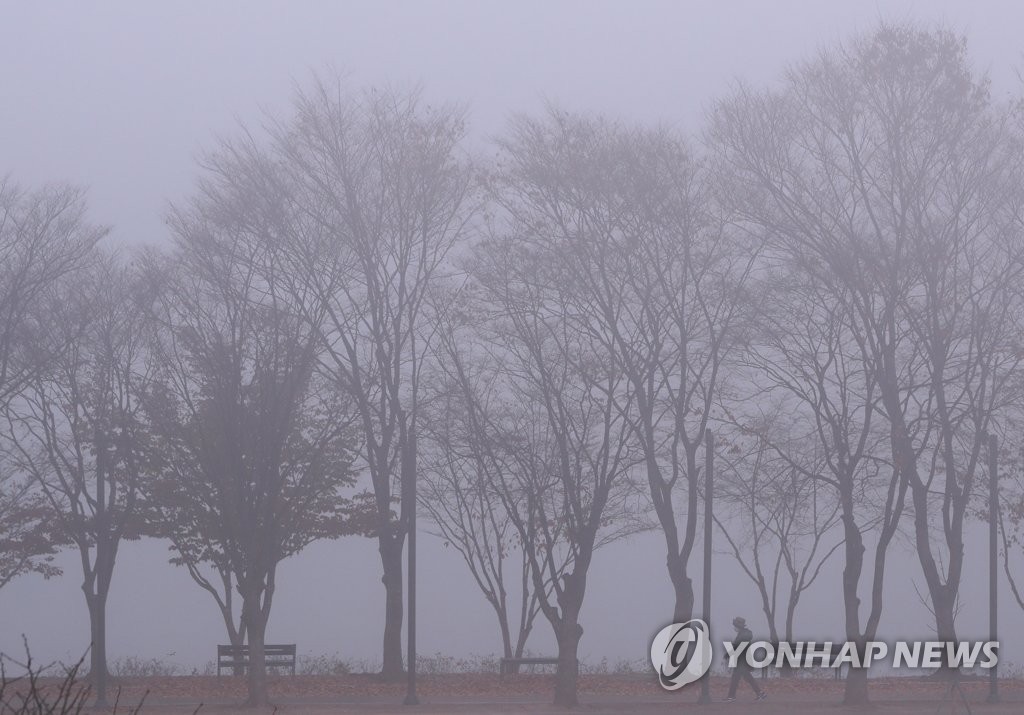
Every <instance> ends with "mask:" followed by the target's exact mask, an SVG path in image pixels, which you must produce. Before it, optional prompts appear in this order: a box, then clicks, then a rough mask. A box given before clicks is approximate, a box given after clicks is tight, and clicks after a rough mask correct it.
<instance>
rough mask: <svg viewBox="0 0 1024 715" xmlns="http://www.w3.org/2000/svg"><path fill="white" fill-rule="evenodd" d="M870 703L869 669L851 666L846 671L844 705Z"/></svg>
mask: <svg viewBox="0 0 1024 715" xmlns="http://www.w3.org/2000/svg"><path fill="white" fill-rule="evenodd" d="M867 704H868V669H867V668H850V669H848V671H847V673H846V689H845V690H844V691H843V705H867Z"/></svg>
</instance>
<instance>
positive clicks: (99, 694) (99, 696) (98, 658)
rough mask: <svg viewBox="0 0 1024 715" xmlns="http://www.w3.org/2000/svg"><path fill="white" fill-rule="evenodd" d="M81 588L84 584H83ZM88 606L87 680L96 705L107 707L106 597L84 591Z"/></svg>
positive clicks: (101, 594)
mask: <svg viewBox="0 0 1024 715" xmlns="http://www.w3.org/2000/svg"><path fill="white" fill-rule="evenodd" d="M82 588H83V590H85V588H86V587H85V586H84V585H83V587H82ZM85 603H86V605H87V606H88V607H89V636H90V638H91V639H92V645H91V646H90V649H89V680H90V681H91V682H92V687H93V688H95V691H96V703H95V706H96V707H107V706H108V704H107V675H108V673H107V598H106V594H103V593H97V594H93V593H89V592H88V591H86V594H85Z"/></svg>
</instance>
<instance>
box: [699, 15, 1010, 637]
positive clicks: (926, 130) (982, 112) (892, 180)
mask: <svg viewBox="0 0 1024 715" xmlns="http://www.w3.org/2000/svg"><path fill="white" fill-rule="evenodd" d="M726 115H728V117H729V119H728V123H731V124H732V125H733V129H732V130H729V131H725V132H720V133H719V136H720V137H722V138H723V139H724V144H725V145H727V146H728V147H729V150H728V151H727V152H726V155H725V160H726V161H727V162H728V163H729V164H730V165H731V168H733V169H734V170H735V171H736V172H737V173H738V174H739V175H741V176H742V177H743V180H742V183H741V185H740V186H739V188H738V189H737V193H738V194H743V193H744V192H746V194H745V197H746V200H744V201H742V203H743V210H744V212H745V215H746V216H747V217H748V218H749V219H750V220H752V221H753V222H755V223H757V224H758V225H759V226H761V227H762V228H763V229H764V230H766V231H767V232H769V233H770V234H771V240H772V242H773V243H774V245H775V246H776V247H778V248H779V250H780V251H781V252H782V253H783V254H785V255H786V256H788V257H789V260H792V261H793V262H795V263H798V264H799V265H800V266H801V268H802V269H803V270H804V271H806V272H813V273H814V274H815V279H816V280H818V281H820V282H821V284H822V285H826V284H828V285H830V286H831V288H832V290H833V291H834V292H836V293H837V294H840V295H841V296H842V300H843V301H844V302H846V303H847V304H848V306H849V310H847V311H845V313H844V315H843V316H842V317H843V319H844V321H845V328H844V329H845V330H846V331H847V332H848V333H849V334H850V335H851V337H852V338H853V339H854V340H856V341H857V343H858V345H859V346H860V349H861V350H862V351H863V352H864V353H865V355H866V359H867V362H866V363H865V364H866V365H869V366H870V368H871V369H872V370H874V371H875V375H874V378H873V379H874V381H875V384H876V386H877V390H878V393H877V394H878V397H879V399H880V402H879V408H880V410H881V413H882V415H883V416H884V418H885V419H886V421H887V423H888V425H889V427H890V435H889V437H890V439H889V445H888V451H889V453H890V456H889V460H890V461H891V462H892V463H893V464H895V465H898V467H899V470H900V471H901V472H902V473H903V474H904V476H905V479H906V480H907V482H908V484H909V486H910V489H911V494H912V499H913V511H914V524H915V541H916V546H917V552H918V557H919V561H920V563H921V567H922V569H923V572H924V576H925V581H926V582H927V584H928V591H929V595H930V598H931V602H932V607H933V610H934V612H935V617H936V630H937V632H938V636H939V638H940V640H955V637H956V636H955V628H954V614H955V608H956V600H957V595H958V593H959V586H960V579H961V575H962V569H963V563H964V558H965V554H964V549H963V531H964V523H965V518H966V516H967V515H968V513H969V505H970V503H971V499H972V495H973V493H974V482H975V477H976V473H977V469H978V455H979V452H980V449H981V444H982V436H983V435H984V433H985V432H986V431H987V430H988V428H989V424H990V421H991V420H992V419H993V418H995V417H996V416H997V415H998V412H999V409H1000V407H1001V401H1002V400H1004V399H1005V398H1006V396H1007V393H1006V391H1004V390H1003V389H1002V387H1003V385H1004V384H1005V381H1006V380H1007V377H1008V376H1009V375H1010V374H1012V372H1013V371H1014V370H1015V369H1016V365H1017V361H1018V360H1019V355H1017V354H1016V353H1015V352H1014V351H1013V350H1008V349H1007V348H1008V337H1009V334H1010V333H1012V331H1011V330H1010V328H1011V326H1012V325H1013V323H1014V322H1015V320H1016V315H1017V314H1018V313H1019V311H1018V310H1017V309H1016V308H1015V304H1014V301H1013V299H1012V298H1011V291H1010V287H1011V286H1012V285H1013V284H1014V283H1015V282H1016V281H1018V280H1019V276H1020V271H1021V267H1022V263H1021V258H1020V246H1019V240H1017V239H1016V238H1015V237H1016V236H1017V235H1018V232H1019V219H1018V214H1019V212H1018V209H1017V199H1016V193H1017V189H1016V187H1017V186H1018V185H1019V179H1018V178H1017V177H1018V176H1019V162H1020V159H1019V154H1020V152H1019V150H1018V149H1017V144H1016V142H1015V141H1013V140H1012V139H1011V135H1010V133H1009V132H1008V130H1007V127H1008V121H1007V118H1006V117H1005V116H1003V115H1002V114H1001V112H999V111H997V110H996V109H994V108H993V106H992V102H991V100H990V98H989V95H988V90H987V82H986V81H985V80H983V79H980V78H978V77H977V76H976V75H975V74H973V73H972V72H971V70H970V68H969V66H968V64H967V59H966V50H965V43H964V41H963V39H962V38H959V37H957V36H955V35H953V34H952V33H949V32H946V31H942V30H936V31H926V30H920V29H917V28H913V27H902V26H882V27H881V28H880V29H879V30H877V31H876V32H874V33H872V34H870V35H868V36H865V37H862V38H860V39H857V40H855V41H854V42H852V43H850V44H848V45H844V46H840V47H838V48H836V49H834V50H831V51H826V52H824V53H822V54H821V55H820V56H819V57H818V58H817V59H816V60H814V61H812V62H809V63H806V64H804V65H802V66H800V67H798V68H796V69H794V70H793V71H792V72H790V74H789V75H788V77H787V82H786V85H785V87H784V89H783V90H782V91H780V92H777V93H766V94H763V95H755V94H753V93H749V92H741V93H740V96H739V97H738V98H737V100H735V101H734V102H732V103H728V104H726V105H723V107H722V110H721V111H720V114H719V116H720V118H724V117H725V116H726ZM721 125H722V123H721V122H720V124H719V126H721Z"/></svg>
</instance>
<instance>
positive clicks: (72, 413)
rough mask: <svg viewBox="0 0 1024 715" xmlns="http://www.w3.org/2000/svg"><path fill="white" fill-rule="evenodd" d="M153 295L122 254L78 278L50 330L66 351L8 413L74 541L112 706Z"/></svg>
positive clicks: (138, 524)
mask: <svg viewBox="0 0 1024 715" xmlns="http://www.w3.org/2000/svg"><path fill="white" fill-rule="evenodd" d="M146 294H147V291H146V289H145V286H144V285H143V284H142V283H141V282H140V281H139V278H138V275H137V274H136V273H135V272H134V271H133V269H132V268H131V267H129V266H126V265H125V264H124V263H122V262H121V261H120V260H118V259H117V258H115V257H105V258H102V259H100V260H99V261H98V265H97V266H96V267H95V268H94V269H92V270H90V271H88V272H87V273H85V274H84V275H81V276H80V277H76V280H75V281H74V283H73V284H72V285H67V286H65V290H64V291H63V301H61V303H62V304H63V306H64V307H63V308H60V307H58V305H56V304H55V305H53V306H52V307H51V309H50V313H49V317H50V325H51V329H53V330H55V331H57V332H59V333H60V335H61V336H67V337H59V338H57V339H58V340H59V341H60V342H61V343H62V344H65V345H66V346H67V348H66V350H64V351H63V352H62V353H61V354H60V355H58V356H57V358H56V359H55V360H54V361H53V363H52V364H51V365H50V366H49V367H48V368H47V369H46V370H45V371H44V372H37V373H35V374H33V375H32V377H31V378H29V379H28V381H27V384H26V386H25V387H24V389H23V390H22V391H21V392H20V394H19V396H18V398H17V399H16V400H13V401H12V402H11V404H10V405H9V407H8V410H7V414H6V417H7V428H8V429H7V435H6V437H7V439H6V441H5V449H6V450H7V459H8V461H9V462H10V463H11V464H13V465H14V467H15V468H16V469H17V470H18V471H19V472H22V473H25V474H27V475H30V476H31V477H32V478H33V480H34V481H35V483H36V484H37V485H38V486H39V488H40V490H41V492H42V494H43V495H44V496H45V498H46V502H47V505H48V507H49V509H48V516H47V518H49V519H52V520H53V523H54V525H55V526H56V527H57V528H59V531H60V533H61V534H62V535H63V538H65V539H68V540H69V541H71V542H73V543H74V545H75V547H76V548H77V550H78V553H79V556H80V558H81V564H82V576H83V582H82V591H83V593H84V595H85V601H86V605H87V606H88V608H89V617H90V635H91V638H92V649H91V654H90V672H91V678H92V679H93V681H94V683H95V687H96V698H97V703H99V704H105V702H106V681H107V669H106V618H107V613H106V606H107V599H108V596H109V593H110V585H111V581H112V577H113V573H114V564H115V560H116V557H117V552H118V548H119V546H120V544H121V541H122V540H123V539H133V538H138V537H139V536H140V535H141V534H142V530H143V526H144V525H143V524H142V519H141V514H140V499H139V496H140V489H141V481H142V479H143V477H144V475H145V473H146V470H147V462H148V455H149V448H148V444H147V443H148V437H147V429H146V426H145V421H144V419H143V415H142V412H141V399H142V396H143V394H144V393H145V391H146V389H147V387H148V384H149V381H150V379H151V371H150V365H149V364H148V361H147V360H146V354H145V350H144V344H145V335H144V332H145V323H144V321H143V318H142V316H143V312H144V303H145V301H146V300H147V298H146Z"/></svg>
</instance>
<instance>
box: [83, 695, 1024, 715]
mask: <svg viewBox="0 0 1024 715" xmlns="http://www.w3.org/2000/svg"><path fill="white" fill-rule="evenodd" d="M970 708H971V711H972V712H974V713H978V714H979V715H1020V713H1022V712H1024V700H1017V699H1015V700H1013V701H1009V702H1004V703H1001V704H998V705H989V704H987V703H985V702H984V701H982V700H978V699H975V700H974V701H971V702H970ZM195 711H196V703H194V702H192V703H187V702H176V701H172V700H161V701H157V700H148V701H147V703H146V706H145V708H143V710H142V715H172V714H173V715H182V714H183V713H192V712H195ZM96 712H99V711H96ZM108 712H109V711H108ZM122 712H126V711H124V710H122ZM198 712H199V713H216V714H217V715H242V714H249V715H251V714H252V713H272V712H277V713H280V714H281V715H300V714H301V715H327V714H328V713H370V714H372V715H415V714H416V713H422V715H447V714H448V713H451V714H452V715H513V714H523V715H565V713H566V712H567V710H566V709H564V708H557V707H555V706H553V705H551V704H550V703H549V702H545V701H543V700H541V699H539V698H527V697H494V698H481V697H465V698H454V697H453V698H432V699H424V700H423V702H422V703H421V704H420V705H418V706H415V707H407V706H403V705H402V704H401V703H400V702H396V700H395V698H391V697H388V698H382V697H375V698H346V699H344V700H341V699H337V700H327V699H303V698H288V699H281V700H280V701H279V702H278V703H277V707H276V710H275V709H274V708H266V709H263V710H253V709H245V708H240V707H239V706H238V705H237V703H230V702H218V703H206V704H204V705H203V706H202V708H201V709H199V710H198ZM569 712H579V713H586V714H588V715H590V714H593V715H629V714H630V713H637V714H638V715H645V714H648V713H649V714H650V715H657V714H660V713H666V714H667V713H680V712H692V713H737V714H739V713H748V712H749V713H758V714H759V715H783V714H788V713H835V712H840V713H844V712H847V713H853V712H871V713H875V714H877V715H911V714H913V715H917V714H919V713H920V714H922V715H923V714H924V713H967V712H968V710H967V708H966V707H965V706H964V704H963V703H962V702H960V701H956V702H952V701H949V700H944V699H943V698H941V697H937V698H919V697H918V698H915V699H906V700H901V699H892V698H889V699H875V700H873V701H872V704H871V706H870V707H869V708H866V709H861V708H843V707H842V706H841V705H840V704H839V702H838V701H837V700H835V699H832V698H830V699H828V700H827V701H822V700H821V699H820V698H815V697H813V696H809V697H799V696H797V695H794V694H787V695H786V696H785V697H782V698H770V699H769V700H767V701H765V702H754V701H753V700H751V699H750V698H749V697H746V698H742V699H740V700H739V701H737V702H735V703H725V702H721V701H719V702H714V703H711V704H710V705H699V704H697V703H696V702H695V700H694V698H692V697H689V696H686V697H672V696H671V695H666V696H664V697H648V698H621V697H612V696H593V695H591V696H587V697H584V698H581V702H580V705H579V707H578V708H576V709H575V710H573V711H569Z"/></svg>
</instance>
